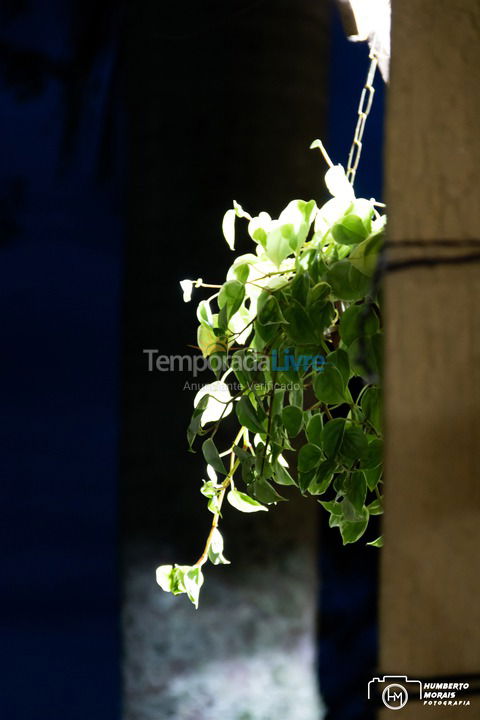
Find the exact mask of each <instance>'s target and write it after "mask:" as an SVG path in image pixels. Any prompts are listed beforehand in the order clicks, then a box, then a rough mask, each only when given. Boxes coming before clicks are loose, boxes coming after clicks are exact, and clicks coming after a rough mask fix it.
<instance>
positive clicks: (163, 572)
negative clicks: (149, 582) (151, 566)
mask: <svg viewBox="0 0 480 720" xmlns="http://www.w3.org/2000/svg"><path fill="white" fill-rule="evenodd" d="M172 570H173V565H160V567H158V568H157V575H156V577H157V583H158V584H159V585H160V587H161V588H162V590H165V592H172Z"/></svg>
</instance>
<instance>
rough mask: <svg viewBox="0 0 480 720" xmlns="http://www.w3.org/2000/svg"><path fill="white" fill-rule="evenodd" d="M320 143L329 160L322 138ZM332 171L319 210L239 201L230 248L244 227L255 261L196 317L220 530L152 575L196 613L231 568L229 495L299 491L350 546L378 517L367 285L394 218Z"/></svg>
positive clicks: (211, 498) (226, 226)
mask: <svg viewBox="0 0 480 720" xmlns="http://www.w3.org/2000/svg"><path fill="white" fill-rule="evenodd" d="M312 147H319V148H320V149H321V150H322V152H323V153H324V155H325V156H326V153H325V151H324V148H323V146H322V144H321V142H320V141H319V140H317V141H315V142H314V143H312ZM326 157H327V159H328V156H326ZM328 160H329V159H328ZM329 164H330V167H329V169H328V171H327V173H326V175H325V183H326V186H327V188H328V190H329V192H330V194H331V195H332V198H331V199H330V200H329V201H328V202H326V203H325V204H324V205H323V206H322V207H317V204H316V202H315V201H314V200H310V201H309V202H305V201H303V200H293V201H292V202H290V203H289V204H288V205H287V207H286V208H285V210H283V211H282V212H281V214H280V216H279V217H278V219H272V218H271V217H270V215H269V214H268V213H266V212H261V213H260V214H259V215H258V216H256V217H251V216H250V215H249V214H248V213H247V212H246V211H245V210H243V208H242V207H241V206H240V205H238V204H237V203H234V207H233V209H231V210H228V211H227V213H226V214H225V217H224V220H223V234H224V236H225V240H226V242H227V243H228V245H229V247H230V248H231V250H232V251H233V250H234V249H235V223H236V221H237V220H238V219H243V220H244V221H247V222H248V234H249V236H250V238H251V240H252V252H251V253H248V254H244V255H239V256H238V257H236V258H235V260H234V262H233V263H232V265H231V267H230V269H229V270H228V272H227V276H226V280H225V282H224V283H223V285H221V286H218V292H216V293H215V294H214V295H213V296H211V297H209V298H208V299H205V300H201V301H200V303H199V305H198V308H197V318H198V321H199V327H198V345H199V347H200V349H201V351H202V353H203V355H204V357H208V358H209V365H210V367H211V368H212V371H213V373H214V376H215V380H213V382H212V383H210V384H207V385H205V386H204V387H203V388H202V389H201V390H200V392H199V393H197V395H196V397H195V400H194V411H193V415H192V419H191V421H190V425H189V427H188V431H187V436H188V443H189V446H190V448H192V447H193V445H194V443H195V441H197V442H198V443H199V442H200V438H203V441H202V444H201V449H202V453H203V457H204V459H205V462H206V479H204V480H203V481H202V485H201V487H200V492H201V494H202V495H203V496H204V497H205V498H206V503H207V507H208V510H209V511H210V512H211V513H212V516H213V518H212V525H211V529H210V532H209V534H208V537H207V540H206V543H205V547H204V550H203V552H202V554H201V555H200V557H199V558H198V560H197V561H196V562H195V563H194V564H193V565H188V566H186V565H162V566H161V567H159V568H158V569H157V582H158V583H159V585H160V587H161V588H162V589H163V590H165V591H168V592H172V593H174V594H180V593H186V594H187V595H188V597H189V598H190V600H191V601H192V602H193V604H194V605H195V606H196V607H198V598H199V591H200V588H201V586H202V583H203V574H202V567H203V566H204V564H205V563H206V562H207V561H210V562H211V563H212V564H213V565H218V564H221V563H224V564H228V562H229V561H228V560H227V559H226V558H225V556H224V554H223V537H222V535H221V533H220V530H219V521H220V519H221V516H222V515H221V514H222V508H223V506H224V503H225V500H226V501H227V503H228V504H229V505H231V506H233V508H235V509H236V510H238V511H240V512H247V513H252V512H262V511H263V512H265V511H267V510H268V509H269V508H270V507H272V506H275V505H276V504H277V503H278V502H281V501H283V500H285V498H284V497H283V496H282V487H283V486H288V485H290V486H295V487H296V488H298V490H299V492H300V493H302V494H303V495H305V496H308V495H310V496H314V497H315V498H318V501H319V503H320V504H321V505H322V507H323V508H324V510H325V511H326V512H327V513H328V514H329V524H330V527H334V528H338V529H339V531H340V534H341V537H342V540H343V543H344V544H347V543H353V542H356V541H357V540H359V538H361V537H363V536H364V534H365V532H366V530H367V527H368V523H369V518H370V516H371V515H378V514H380V513H381V512H382V495H381V491H380V487H381V482H382V449H383V443H382V429H381V412H380V388H379V385H378V377H379V373H380V365H381V357H380V356H381V344H382V342H381V316H380V309H379V305H378V297H377V292H376V289H375V287H374V284H373V283H372V276H373V274H374V271H375V268H376V265H377V258H378V254H379V252H380V249H381V246H382V242H383V236H384V229H385V222H386V216H385V215H379V213H378V212H377V210H376V207H375V205H376V203H375V201H373V200H367V199H364V198H356V197H355V195H354V191H353V187H352V185H351V184H350V182H349V180H348V179H347V177H346V175H345V171H344V169H343V167H342V166H341V165H335V166H334V165H332V164H331V162H330V161H329ZM181 286H182V289H183V293H184V300H185V301H189V300H190V298H191V294H192V291H193V289H194V288H202V287H212V285H209V284H206V283H204V282H203V281H202V280H196V281H191V280H184V281H182V282H181ZM213 287H215V286H213ZM229 378H233V379H234V380H235V381H236V384H235V387H236V388H238V391H236V392H235V393H232V392H231V387H232V385H233V383H229V382H227V380H228V379H229ZM212 379H213V378H212ZM231 416H235V418H236V424H237V432H236V433H235V434H234V436H233V438H232V442H231V444H230V445H229V447H227V448H224V447H217V443H216V440H215V436H216V433H217V430H218V428H219V426H220V424H221V423H224V422H230V421H231ZM227 418H228V420H227ZM381 542H382V541H381V538H377V539H376V540H373V541H371V542H369V543H368V544H369V545H374V546H377V547H379V546H381Z"/></svg>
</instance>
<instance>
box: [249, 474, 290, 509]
mask: <svg viewBox="0 0 480 720" xmlns="http://www.w3.org/2000/svg"><path fill="white" fill-rule="evenodd" d="M253 494H254V495H255V498H256V499H257V500H258V501H259V502H261V503H265V505H270V503H277V502H281V501H282V500H285V499H286V498H284V497H282V495H280V494H279V493H278V492H277V491H276V490H275V488H274V487H272V485H270V483H269V482H268V481H267V480H265V478H263V477H257V478H255V480H254V483H253Z"/></svg>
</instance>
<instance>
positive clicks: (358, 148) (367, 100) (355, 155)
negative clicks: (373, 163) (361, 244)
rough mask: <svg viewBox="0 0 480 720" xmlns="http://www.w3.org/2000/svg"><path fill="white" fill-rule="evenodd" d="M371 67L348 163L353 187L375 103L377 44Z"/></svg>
mask: <svg viewBox="0 0 480 720" xmlns="http://www.w3.org/2000/svg"><path fill="white" fill-rule="evenodd" d="M368 57H369V59H370V67H369V69H368V75H367V79H366V81H365V85H364V86H363V90H362V94H361V95H360V102H359V104H358V120H357V126H356V128H355V134H354V136H353V142H352V147H351V148H350V152H349V154H348V163H347V179H348V180H349V181H350V183H351V184H352V185H353V183H354V181H355V175H356V172H357V168H358V163H359V162H360V156H361V154H362V139H363V133H364V130H365V123H366V122H367V117H368V114H369V112H370V109H371V107H372V103H373V96H374V94H375V88H374V87H373V81H374V79H375V72H376V70H377V67H378V55H377V51H376V49H375V43H372V47H371V49H370V54H369V56H368Z"/></svg>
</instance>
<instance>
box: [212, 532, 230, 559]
mask: <svg viewBox="0 0 480 720" xmlns="http://www.w3.org/2000/svg"><path fill="white" fill-rule="evenodd" d="M208 559H209V560H210V562H211V563H212V564H213V565H230V560H227V558H226V557H225V556H224V554H223V537H222V534H221V532H220V530H219V529H218V528H215V529H214V531H213V533H212V539H211V542H210V547H209V548H208Z"/></svg>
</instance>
